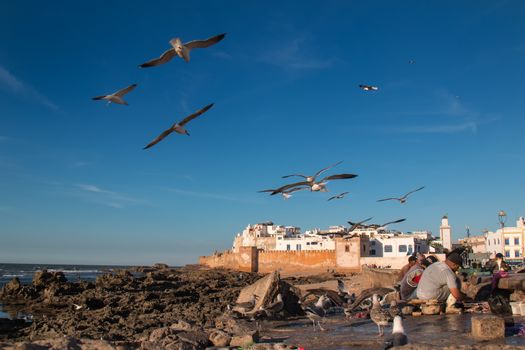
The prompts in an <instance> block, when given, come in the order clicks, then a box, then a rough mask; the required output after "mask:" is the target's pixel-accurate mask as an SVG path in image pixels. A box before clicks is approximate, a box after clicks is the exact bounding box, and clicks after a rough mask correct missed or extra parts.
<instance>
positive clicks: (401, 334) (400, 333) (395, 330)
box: [384, 316, 408, 350]
mask: <svg viewBox="0 0 525 350" xmlns="http://www.w3.org/2000/svg"><path fill="white" fill-rule="evenodd" d="M407 344H408V337H407V335H406V333H405V329H404V328H403V320H402V319H401V316H396V317H394V326H393V327H392V336H391V338H390V339H389V340H387V341H386V342H385V347H384V349H385V350H386V349H390V348H393V347H395V346H403V345H407Z"/></svg>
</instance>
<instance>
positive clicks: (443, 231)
mask: <svg viewBox="0 0 525 350" xmlns="http://www.w3.org/2000/svg"><path fill="white" fill-rule="evenodd" d="M439 238H440V239H441V242H442V243H443V248H445V249H448V250H451V249H452V229H451V228H450V225H449V224H448V216H446V215H444V216H443V217H442V218H441V226H439Z"/></svg>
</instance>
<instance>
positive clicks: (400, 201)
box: [377, 186, 425, 204]
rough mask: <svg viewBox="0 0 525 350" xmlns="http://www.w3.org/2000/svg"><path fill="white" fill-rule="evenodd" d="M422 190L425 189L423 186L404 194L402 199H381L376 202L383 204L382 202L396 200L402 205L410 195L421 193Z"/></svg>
mask: <svg viewBox="0 0 525 350" xmlns="http://www.w3.org/2000/svg"><path fill="white" fill-rule="evenodd" d="M424 188H425V186H421V187H420V188H418V189H415V190H413V191H410V192H408V193H407V194H405V195H404V196H403V197H399V198H396V197H392V198H383V199H378V200H377V201H378V202H384V201H391V200H396V201H399V203H401V204H404V203H405V202H406V201H407V198H408V196H410V195H411V194H412V193H414V192H417V191H421V190H422V189H424Z"/></svg>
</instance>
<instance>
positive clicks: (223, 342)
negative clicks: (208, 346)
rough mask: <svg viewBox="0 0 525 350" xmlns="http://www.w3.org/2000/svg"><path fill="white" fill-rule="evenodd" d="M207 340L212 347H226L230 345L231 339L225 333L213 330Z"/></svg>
mask: <svg viewBox="0 0 525 350" xmlns="http://www.w3.org/2000/svg"><path fill="white" fill-rule="evenodd" d="M208 339H209V341H210V342H212V344H213V345H214V346H227V345H229V344H230V341H231V339H232V337H231V336H230V335H229V334H228V333H226V332H223V331H221V330H218V329H215V330H213V331H212V332H211V333H210V335H209V336H208Z"/></svg>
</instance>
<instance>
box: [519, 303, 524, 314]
mask: <svg viewBox="0 0 525 350" xmlns="http://www.w3.org/2000/svg"><path fill="white" fill-rule="evenodd" d="M520 310H521V316H525V303H524V302H521V303H520Z"/></svg>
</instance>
